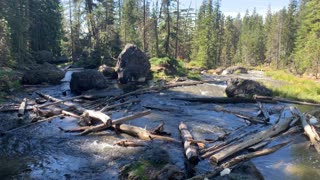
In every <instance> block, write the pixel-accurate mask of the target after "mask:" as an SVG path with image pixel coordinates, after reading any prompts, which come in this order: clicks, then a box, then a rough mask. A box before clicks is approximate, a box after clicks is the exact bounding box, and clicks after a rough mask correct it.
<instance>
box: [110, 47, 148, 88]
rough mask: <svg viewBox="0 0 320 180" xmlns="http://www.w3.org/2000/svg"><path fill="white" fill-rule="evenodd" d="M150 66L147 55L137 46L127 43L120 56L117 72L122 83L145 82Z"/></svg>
mask: <svg viewBox="0 0 320 180" xmlns="http://www.w3.org/2000/svg"><path fill="white" fill-rule="evenodd" d="M150 67H151V65H150V62H149V59H148V57H147V55H146V54H145V53H144V52H142V51H141V50H140V49H139V48H138V47H137V46H135V45H132V44H127V45H126V47H125V48H124V50H123V51H122V52H121V54H120V55H119V57H118V62H117V65H116V72H117V73H118V79H119V80H120V82H121V83H124V84H125V83H127V82H137V81H138V82H144V81H145V80H146V78H147V76H148V74H149V72H150Z"/></svg>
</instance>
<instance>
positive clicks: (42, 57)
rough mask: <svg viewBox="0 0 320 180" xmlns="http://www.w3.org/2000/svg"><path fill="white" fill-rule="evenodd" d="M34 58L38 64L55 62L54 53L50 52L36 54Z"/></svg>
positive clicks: (44, 51)
mask: <svg viewBox="0 0 320 180" xmlns="http://www.w3.org/2000/svg"><path fill="white" fill-rule="evenodd" d="M34 58H35V60H36V62H37V63H38V64H43V63H46V62H49V63H51V62H52V61H53V53H52V52H50V51H46V50H43V51H37V52H35V53H34Z"/></svg>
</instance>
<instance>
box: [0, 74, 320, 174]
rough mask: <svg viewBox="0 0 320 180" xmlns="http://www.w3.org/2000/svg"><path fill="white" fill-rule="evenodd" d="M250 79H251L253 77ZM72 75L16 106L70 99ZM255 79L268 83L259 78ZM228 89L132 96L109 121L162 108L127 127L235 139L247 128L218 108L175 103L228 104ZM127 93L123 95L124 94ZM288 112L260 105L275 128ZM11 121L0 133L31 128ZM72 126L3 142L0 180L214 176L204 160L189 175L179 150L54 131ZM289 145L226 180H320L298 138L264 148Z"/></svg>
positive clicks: (242, 107)
mask: <svg viewBox="0 0 320 180" xmlns="http://www.w3.org/2000/svg"><path fill="white" fill-rule="evenodd" d="M254 73H255V74H256V72H254ZM70 74H71V73H67V77H65V78H64V82H63V83H62V84H60V85H56V86H48V87H41V88H27V89H25V90H26V91H25V92H23V93H21V94H19V95H18V97H20V98H18V99H16V101H17V102H19V101H20V100H21V99H22V98H23V97H25V96H28V98H29V99H35V98H36V95H35V94H34V92H35V91H40V92H43V93H45V94H49V95H51V96H53V97H56V98H60V99H63V98H66V97H71V96H74V94H72V93H70V91H69V82H68V81H69V80H70V78H69V77H68V76H70ZM239 76H240V77H242V78H246V77H250V78H252V77H254V76H253V74H251V75H250V72H249V75H239ZM239 76H238V77H239ZM232 77H234V75H232ZM203 78H204V79H206V80H208V79H215V80H217V79H222V80H225V79H227V78H229V77H228V76H209V75H205V76H204V77H203ZM257 78H261V79H264V80H268V81H269V79H267V78H266V77H263V76H262V75H261V76H260V77H259V76H257ZM270 81H272V80H270ZM124 88H126V87H124ZM225 88H226V85H225V84H224V83H218V84H214V83H210V84H208V83H206V84H201V85H196V86H186V87H176V88H171V89H168V90H165V91H161V92H156V93H148V94H142V95H139V96H137V98H139V99H140V103H136V104H133V105H131V106H129V107H125V108H117V109H114V110H111V111H109V113H110V114H111V118H112V119H115V118H119V117H123V116H126V115H130V114H134V113H135V112H139V111H142V110H144V109H145V107H160V108H158V109H152V113H151V114H150V115H147V116H145V117H142V118H138V119H136V120H133V121H130V122H128V124H131V125H135V126H139V127H142V128H146V129H153V128H155V127H156V126H157V125H158V124H159V123H161V122H164V123H165V125H164V129H165V131H167V132H170V133H171V137H172V138H175V139H177V140H180V133H179V130H178V126H179V123H180V122H181V121H183V122H185V123H186V124H187V126H188V127H189V129H190V131H191V133H192V135H193V137H194V138H195V139H196V140H204V139H215V138H217V137H219V136H220V135H222V134H225V133H231V134H232V132H237V131H238V130H239V129H241V128H242V127H244V126H247V125H248V124H247V122H245V121H244V120H243V119H241V118H239V117H237V116H235V115H233V114H229V113H225V112H217V111H214V107H215V106H216V104H212V103H211V104H210V103H208V104H203V103H191V102H185V101H178V100H172V98H173V97H194V96H199V95H201V96H207V97H211V96H215V97H223V96H225V95H224V89H225ZM124 90H125V91H126V89H124ZM65 91H66V92H67V93H66V94H63V93H62V92H65ZM286 105H287V104H265V107H266V109H267V110H268V111H270V112H271V111H274V112H276V113H274V114H273V115H271V122H274V121H276V119H277V118H278V116H279V112H278V113H277V111H276V109H280V108H281V107H283V106H286ZM222 106H223V108H224V109H228V110H233V111H238V112H242V113H245V114H248V115H253V116H254V115H257V112H258V106H257V104H243V103H242V104H224V105H222ZM161 107H163V109H161ZM301 109H304V110H306V109H309V107H301ZM16 116H17V114H15V113H1V115H0V124H1V131H2V132H4V131H6V130H8V129H11V128H14V127H17V126H20V125H22V124H25V123H29V122H28V120H19V119H18V118H12V117H16ZM11 121H12V122H11ZM77 121H78V119H76V118H71V117H66V118H63V119H61V118H55V119H53V120H52V121H50V122H43V123H39V124H37V125H33V126H30V127H28V128H24V129H20V130H18V131H15V132H12V133H7V134H5V135H3V136H2V137H0V144H1V147H0V177H1V179H61V178H63V179H129V178H131V179H135V178H137V177H140V178H141V177H143V178H146V179H149V178H151V177H156V176H158V175H159V171H160V170H161V169H163V168H164V167H165V166H166V165H168V164H170V165H173V166H174V167H175V168H176V171H175V173H176V175H175V177H176V178H181V179H186V178H187V176H188V175H189V176H192V175H198V174H203V173H206V172H210V171H211V170H212V168H213V167H212V165H210V163H209V161H208V160H202V161H200V163H199V164H198V165H197V166H195V167H194V170H192V171H191V170H190V169H188V168H190V166H188V165H187V164H186V163H185V157H184V152H183V146H182V144H181V143H172V142H164V141H152V142H151V143H149V144H148V145H147V146H145V147H134V148H133V147H120V146H115V145H114V143H115V142H117V141H119V140H124V139H125V140H134V139H135V138H134V137H132V136H129V135H127V134H124V133H115V132H114V131H111V130H106V131H102V132H99V133H94V134H91V135H88V136H77V135H76V134H69V133H64V132H62V131H61V129H59V127H61V128H63V129H70V128H74V127H78V125H77ZM255 126H256V125H255ZM255 126H252V128H254V127H255ZM233 135H236V134H233ZM287 139H290V140H292V142H291V143H290V144H289V145H288V146H285V147H284V148H282V149H280V150H279V151H277V152H275V153H273V154H270V155H267V156H262V157H258V158H255V159H253V160H252V163H253V165H250V164H249V165H248V164H245V165H243V166H242V168H241V167H240V168H238V169H235V170H234V171H233V172H234V174H232V173H231V175H229V177H230V178H236V179H239V178H242V179H259V178H261V176H260V173H261V175H262V176H263V177H264V178H265V179H280V178H282V179H283V178H285V179H318V178H320V173H319V171H318V168H319V167H320V158H319V156H318V154H317V153H316V152H315V151H313V150H308V148H307V145H308V143H307V141H306V137H304V136H303V134H301V133H299V134H294V135H290V136H288V137H284V138H280V139H277V140H276V141H274V142H272V143H271V144H269V146H272V145H274V144H276V143H279V142H281V141H283V140H287ZM255 167H256V168H257V169H255ZM171 169H172V168H171ZM179 172H181V173H182V174H181V173H179ZM187 172H188V173H187ZM190 172H191V174H190ZM159 177H161V176H159ZM224 178H225V177H224Z"/></svg>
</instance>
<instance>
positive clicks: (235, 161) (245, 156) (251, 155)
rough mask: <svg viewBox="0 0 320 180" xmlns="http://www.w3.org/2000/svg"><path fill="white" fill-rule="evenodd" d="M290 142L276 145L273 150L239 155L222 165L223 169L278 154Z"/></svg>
mask: <svg viewBox="0 0 320 180" xmlns="http://www.w3.org/2000/svg"><path fill="white" fill-rule="evenodd" d="M289 143H290V141H286V142H283V143H280V144H278V145H275V146H273V147H271V148H266V149H262V150H260V151H255V152H252V153H248V154H243V155H239V156H237V157H234V158H232V159H231V160H229V161H227V162H225V163H223V164H221V167H222V168H227V167H231V166H234V165H236V164H238V163H240V162H242V161H247V160H249V159H252V158H255V157H259V156H264V155H267V154H271V153H274V152H276V151H277V150H279V149H280V148H282V147H283V146H286V145H287V144H289Z"/></svg>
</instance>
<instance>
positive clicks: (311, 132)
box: [298, 113, 320, 153]
mask: <svg viewBox="0 0 320 180" xmlns="http://www.w3.org/2000/svg"><path fill="white" fill-rule="evenodd" d="M298 115H299V117H300V120H301V123H302V126H303V129H304V132H305V134H306V135H307V136H308V137H309V140H310V142H311V145H312V146H313V147H314V148H315V149H316V151H317V152H318V153H320V142H319V141H320V137H319V135H318V133H317V131H316V130H315V129H314V127H313V126H312V125H310V124H309V123H308V122H307V120H306V117H305V115H303V114H302V113H299V114H298Z"/></svg>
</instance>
